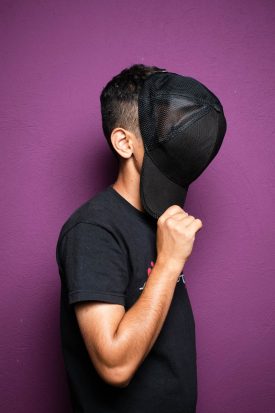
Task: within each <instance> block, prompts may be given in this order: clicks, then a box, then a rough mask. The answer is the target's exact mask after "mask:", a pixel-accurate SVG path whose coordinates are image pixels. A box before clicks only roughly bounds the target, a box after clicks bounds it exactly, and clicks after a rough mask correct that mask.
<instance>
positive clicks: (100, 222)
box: [57, 188, 114, 245]
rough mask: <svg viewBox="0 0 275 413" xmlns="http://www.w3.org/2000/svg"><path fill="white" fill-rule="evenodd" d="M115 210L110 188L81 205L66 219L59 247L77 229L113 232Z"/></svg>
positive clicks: (59, 238)
mask: <svg viewBox="0 0 275 413" xmlns="http://www.w3.org/2000/svg"><path fill="white" fill-rule="evenodd" d="M113 209H114V205H113V199H112V197H110V194H109V191H108V188H105V189H104V190H102V191H100V192H98V193H97V194H95V195H94V196H92V197H91V198H89V199H88V200H87V201H86V202H84V203H83V204H81V205H80V206H79V207H78V208H76V209H75V210H74V211H73V212H72V214H71V215H70V216H69V217H68V218H67V219H66V221H65V222H64V224H63V225H62V227H61V229H60V232H59V236H58V242H57V245H58V244H59V243H60V242H61V241H62V239H63V238H64V236H65V235H66V234H68V233H69V232H70V231H71V230H73V229H74V228H76V227H77V228H80V227H81V228H83V229H84V228H87V230H90V229H91V228H92V227H96V228H102V229H103V230H106V231H109V232H112V228H113V227H114V218H113Z"/></svg>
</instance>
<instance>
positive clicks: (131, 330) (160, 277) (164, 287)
mask: <svg viewBox="0 0 275 413" xmlns="http://www.w3.org/2000/svg"><path fill="white" fill-rule="evenodd" d="M178 276H179V273H178V270H175V269H173V268H172V267H169V266H168V265H164V264H162V263H160V262H159V261H158V260H157V261H156V263H155V265H154V267H153V269H152V271H151V273H150V276H149V277H148V279H147V281H146V285H145V287H144V289H143V291H142V293H141V295H140V297H139V298H138V300H137V301H136V302H135V304H134V305H133V306H132V307H131V308H130V309H129V310H128V311H126V313H125V314H124V316H123V318H122V319H121V321H120V323H119V325H118V327H117V330H116V332H115V334H114V337H113V342H112V355H113V359H116V360H117V363H118V365H120V366H124V368H125V369H126V370H127V371H128V372H129V376H130V377H131V376H132V375H133V374H134V372H135V371H136V369H137V368H138V366H139V365H140V364H141V362H142V361H143V360H144V358H145V357H146V356H147V354H148V352H149V351H150V349H151V348H152V346H153V344H154V342H155V341H156V339H157V337H158V335H159V333H160V331H161V328H162V326H163V323H164V321H165V318H166V316H167V313H168V310H169V307H170V304H171V301H172V298H173V294H174V290H175V286H176V283H177V279H178Z"/></svg>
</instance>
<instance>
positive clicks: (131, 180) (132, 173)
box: [112, 158, 145, 212]
mask: <svg viewBox="0 0 275 413" xmlns="http://www.w3.org/2000/svg"><path fill="white" fill-rule="evenodd" d="M112 187H113V188H114V189H115V190H116V191H117V192H118V193H119V194H120V195H121V196H123V198H125V199H126V200H127V201H128V202H129V203H130V204H132V205H133V206H134V207H135V208H137V209H139V210H140V211H142V212H145V210H144V208H143V205H142V203H141V199H140V194H139V188H140V172H139V171H138V169H137V168H136V165H134V163H133V162H132V158H130V159H128V160H127V161H126V162H121V163H120V165H119V172H118V176H117V179H116V181H115V182H114V183H113V184H112Z"/></svg>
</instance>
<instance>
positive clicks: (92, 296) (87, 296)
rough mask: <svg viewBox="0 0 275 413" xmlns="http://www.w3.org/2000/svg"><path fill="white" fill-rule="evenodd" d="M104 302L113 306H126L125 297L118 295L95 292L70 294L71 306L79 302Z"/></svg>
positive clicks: (74, 292)
mask: <svg viewBox="0 0 275 413" xmlns="http://www.w3.org/2000/svg"><path fill="white" fill-rule="evenodd" d="M86 300H87V301H90V300H91V301H104V302H108V303H111V304H122V305H125V296H124V295H121V294H116V293H104V292H94V291H81V290H79V291H71V292H69V304H74V303H76V302H79V301H86Z"/></svg>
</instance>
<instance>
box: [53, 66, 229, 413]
mask: <svg viewBox="0 0 275 413" xmlns="http://www.w3.org/2000/svg"><path fill="white" fill-rule="evenodd" d="M100 98H101V112H102V126H103V131H104V134H105V136H106V138H107V140H108V143H109V145H110V147H111V149H112V151H113V153H114V154H115V156H116V158H117V159H118V162H119V172H118V176H117V179H116V181H115V182H114V183H113V184H112V185H109V186H108V187H107V188H105V189H104V190H103V191H101V192H100V193H98V194H97V195H95V196H94V197H92V198H91V199H89V200H88V201H87V202H85V204H83V205H81V206H80V207H79V208H78V209H77V210H76V211H74V212H73V214H72V215H71V216H70V217H69V218H68V219H67V221H66V222H65V223H64V225H63V226H62V229H61V231H60V235H59V239H58V243H57V263H58V266H59V272H60V278H61V304H60V310H61V318H60V326H61V338H62V350H63V355H64V361H65V367H66V372H67V377H68V383H69V388H70V394H71V400H72V406H73V411H74V412H78V413H80V412H85V413H91V412H95V413H103V412H104V413H114V412H119V413H124V412H127V413H129V412H130V413H149V412H150V413H152V412H157V413H166V412H169V413H193V412H195V409H196V402H197V375H196V346H195V322H194V317H193V313H192V308H191V304H190V301H189V297H188V294H187V289H186V280H185V278H184V274H183V268H184V265H185V263H186V261H187V259H188V258H189V256H190V254H191V252H192V248H193V244H194V240H195V235H196V233H197V232H198V231H199V230H200V229H201V228H202V222H201V220H200V219H198V218H195V217H194V216H192V215H190V214H188V213H187V212H186V211H184V210H183V209H182V205H183V203H184V201H185V197H186V194H187V190H188V186H189V184H190V183H191V182H192V181H194V180H195V179H196V178H197V177H198V176H199V175H200V174H201V173H202V171H203V170H204V169H205V168H206V167H207V165H208V164H209V163H210V162H211V160H212V159H213V158H214V157H215V155H216V154H217V152H218V150H219V148H220V146H221V142H222V140H223V136H224V134H225V130H226V122H225V118H224V116H223V110H222V106H221V104H220V102H219V100H218V99H217V98H216V97H215V95H213V94H212V92H210V91H209V90H208V89H207V88H206V87H205V86H203V85H202V84H201V83H199V82H198V81H196V80H195V79H192V78H188V77H183V76H180V75H177V74H175V73H170V72H167V71H166V70H165V69H161V68H158V67H155V66H144V65H142V64H137V65H133V66H131V67H130V68H126V69H124V70H123V71H122V72H121V73H120V74H118V75H117V76H115V77H114V78H113V79H112V80H111V81H110V82H109V83H108V84H107V85H106V86H105V88H104V89H103V90H102V93H101V97H100Z"/></svg>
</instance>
